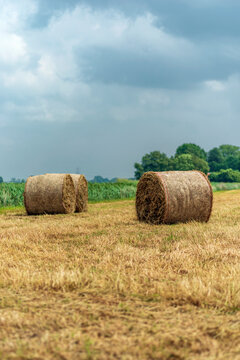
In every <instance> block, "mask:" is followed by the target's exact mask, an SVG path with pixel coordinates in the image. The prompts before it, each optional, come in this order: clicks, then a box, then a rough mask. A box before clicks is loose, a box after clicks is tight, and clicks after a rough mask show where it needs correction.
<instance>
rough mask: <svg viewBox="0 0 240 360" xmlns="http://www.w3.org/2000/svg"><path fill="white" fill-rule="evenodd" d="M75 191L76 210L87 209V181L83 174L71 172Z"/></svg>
mask: <svg viewBox="0 0 240 360" xmlns="http://www.w3.org/2000/svg"><path fill="white" fill-rule="evenodd" d="M71 177H72V179H73V182H74V186H75V192H76V212H83V211H87V207H88V182H87V180H86V178H85V176H84V175H79V174H71Z"/></svg>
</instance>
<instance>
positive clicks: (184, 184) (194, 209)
mask: <svg viewBox="0 0 240 360" xmlns="http://www.w3.org/2000/svg"><path fill="white" fill-rule="evenodd" d="M212 202H213V192H212V187H211V184H210V182H209V180H208V178H207V176H206V175H205V174H203V173H202V172H200V171H166V172H152V171H150V172H147V173H145V174H143V176H142V177H141V179H140V180H139V183H138V186H137V193H136V211H137V216H138V219H139V221H144V222H147V223H151V224H174V223H178V222H188V221H200V222H208V220H209V218H210V215H211V211H212Z"/></svg>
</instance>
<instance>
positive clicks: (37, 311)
mask: <svg viewBox="0 0 240 360" xmlns="http://www.w3.org/2000/svg"><path fill="white" fill-rule="evenodd" d="M239 279H240V191H239V190H234V191H228V192H218V193H215V194H214V207H213V214H212V217H211V219H210V222H209V223H208V224H199V223H194V222H192V223H189V224H178V225H171V226H168V225H163V226H151V225H147V224H140V223H138V221H137V219H136V215H135V207H134V201H133V200H126V201H116V202H111V203H99V204H90V205H89V212H88V213H84V214H72V215H55V216H50V215H44V216H38V217H37V216H31V217H28V216H26V215H25V213H24V210H22V209H21V208H20V209H16V210H11V211H9V210H6V211H3V212H2V213H1V215H0V358H1V359H101V360H102V359H103V360H104V359H123V360H130V359H169V360H170V359H224V360H225V359H240V282H239Z"/></svg>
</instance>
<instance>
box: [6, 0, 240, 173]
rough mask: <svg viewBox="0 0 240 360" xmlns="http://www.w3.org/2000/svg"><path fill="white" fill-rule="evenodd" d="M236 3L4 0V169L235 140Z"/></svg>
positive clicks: (119, 158) (123, 167)
mask: <svg viewBox="0 0 240 360" xmlns="http://www.w3.org/2000/svg"><path fill="white" fill-rule="evenodd" d="M239 13H240V2H239V1H236V0H85V1H79V0H78V1H77V0H66V1H65V0H51V1H49V0H39V1H37V0H21V1H19V0H0V45H1V46H0V84H1V87H0V165H1V166H0V176H3V178H4V179H5V180H8V179H10V178H11V177H19V178H26V177H27V176H29V175H33V174H40V173H45V172H75V171H76V169H77V168H78V169H79V171H80V172H81V173H84V174H86V176H87V178H88V179H91V178H92V177H93V176H94V175H102V176H106V177H115V176H117V177H132V176H133V174H134V168H133V165H134V162H136V161H140V160H141V157H142V156H143V155H144V154H145V153H146V152H150V151H153V150H160V151H161V152H165V153H167V154H168V155H172V154H174V151H175V149H176V147H177V146H178V145H181V144H182V143H183V142H194V143H196V144H198V145H200V146H202V147H203V148H205V149H206V150H209V149H211V148H212V147H214V146H218V145H220V144H225V143H230V144H233V145H240V141H239V133H240V116H239V115H240V101H239V94H240V26H239Z"/></svg>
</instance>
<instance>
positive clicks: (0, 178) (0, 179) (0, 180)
mask: <svg viewBox="0 0 240 360" xmlns="http://www.w3.org/2000/svg"><path fill="white" fill-rule="evenodd" d="M1 183H3V178H2V176H0V184H1Z"/></svg>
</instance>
